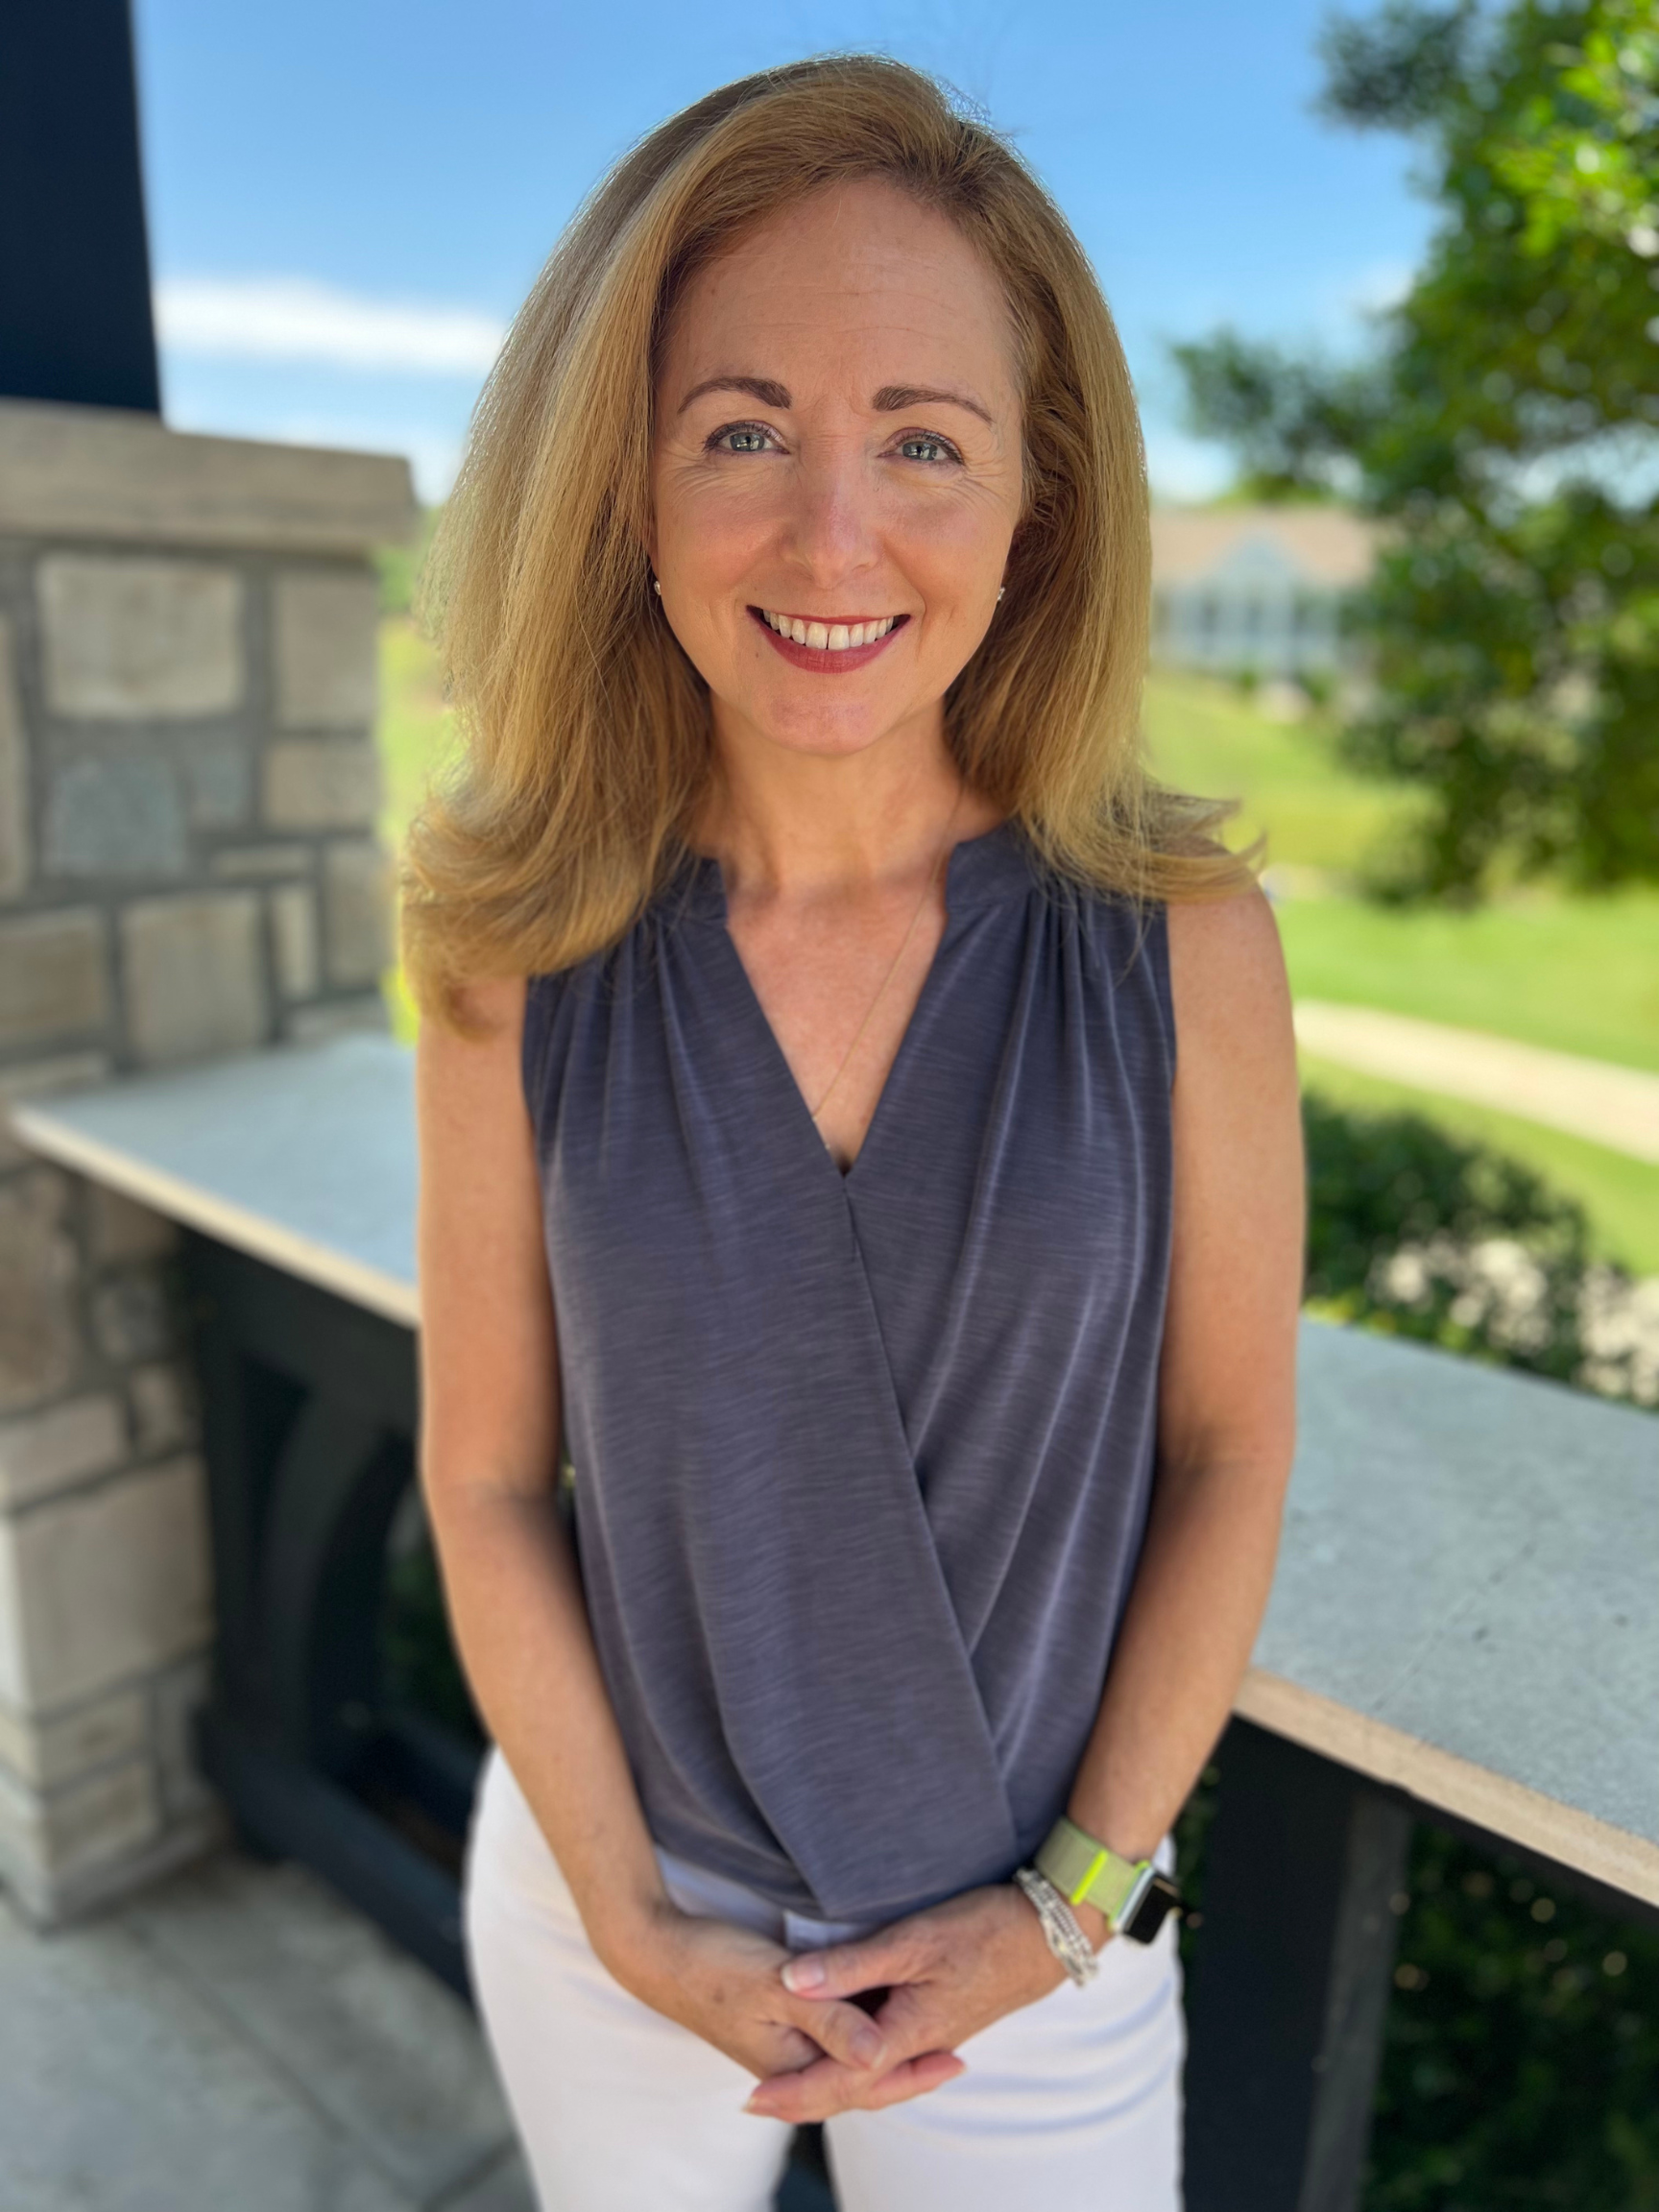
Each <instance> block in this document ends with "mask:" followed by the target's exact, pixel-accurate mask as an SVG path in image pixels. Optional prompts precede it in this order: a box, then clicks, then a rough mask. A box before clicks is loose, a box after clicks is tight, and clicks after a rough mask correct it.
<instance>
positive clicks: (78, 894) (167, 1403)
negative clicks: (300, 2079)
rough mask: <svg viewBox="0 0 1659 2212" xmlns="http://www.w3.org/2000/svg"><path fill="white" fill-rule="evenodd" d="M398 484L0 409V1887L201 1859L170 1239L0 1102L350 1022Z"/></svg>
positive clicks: (189, 1517)
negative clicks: (382, 555)
mask: <svg viewBox="0 0 1659 2212" xmlns="http://www.w3.org/2000/svg"><path fill="white" fill-rule="evenodd" d="M413 522H414V504H413V498H412V494H411V490H410V483H409V472H408V468H407V464H406V463H404V462H403V461H401V460H397V459H393V458H391V457H387V456H380V455H368V454H351V453H326V452H319V451H311V450H306V449H300V448H292V447H285V446H275V445H252V444H246V443H243V442H241V441H237V440H230V439H218V438H198V437H187V436H180V435H179V434H177V433H174V432H170V431H168V430H166V429H164V428H163V427H162V426H161V425H160V424H159V423H157V422H156V421H154V420H152V419H150V418H146V417H142V416H136V415H129V414H123V413H119V412H116V411H113V410H108V411H107V410H103V409H93V408H75V407H47V406H37V405H30V404H25V403H20V402H6V401H0V1877H3V1878H4V1879H5V1880H6V1882H7V1883H8V1885H9V1887H11V1888H12V1891H13V1893H14V1895H15V1896H16V1898H17V1900H18V1902H19V1903H20V1904H21V1905H22V1906H23V1907H24V1908H25V1910H26V1911H29V1912H30V1913H31V1914H32V1915H33V1916H35V1917H36V1918H37V1919H39V1920H43V1921H50V1920H53V1919H57V1918H60V1917H63V1916H64V1915H66V1914H69V1913H72V1912H74V1911H77V1910H79V1909H81V1908H82V1907H84V1906H85V1905H88V1904H90V1903H93V1902H95V1901H98V1900H101V1899H103V1898H106V1897H108V1896H109V1895H111V1894H112V1893H114V1892H116V1891H117V1890H119V1889H122V1888H125V1887H131V1886H132V1885H133V1884H135V1883H137V1882H139V1881H141V1880H143V1879H146V1878H147V1877H149V1876H150V1875H152V1874H154V1873H156V1872H158V1871H160V1870H161V1869H162V1868H164V1867H166V1866H170V1865H172V1864H173V1863H176V1862H177V1861H179V1860H180V1858H182V1857H184V1856H186V1855H187V1854H188V1853H190V1852H192V1851H194V1850H196V1849H199V1848H200V1847H201V1846H202V1845H203V1844H204V1842H205V1841H207V1840H209V1839H211V1838H212V1837H213V1836H214V1835H215V1833H216V1832H217V1818H218V1816H217V1813H216V1809H215V1807H214V1805H213V1803H212V1800H211V1798H210V1796H209V1794H208V1792H207V1791H205V1790H204V1787H203V1785H202V1784H201V1783H200V1782H199V1781H198V1779H197V1778H196V1776H195V1774H194V1772H193V1770H192V1763H191V1758H190V1752H189V1731H188V1719H189V1715H190V1713H191V1711H192V1710H193V1708H194V1706H195V1705H196V1703H197V1702H198V1701H199V1699H200V1696H201V1694H202V1690H203V1686H204V1680H205V1673H206V1653H207V1646H208V1641H209V1638H210V1635H211V1631H212V1599H211V1590H210V1586H209V1585H210V1575H209V1570H208V1561H207V1546H206V1530H205V1514H204V1479H203V1467H202V1462H201V1458H200V1455H199V1451H198V1437H197V1418H196V1408H195V1406H194V1403H193V1394H192V1387H191V1376H190V1373H189V1370H188V1367H187V1365H186V1364H185V1363H184V1362H183V1360H182V1359H181V1358H180V1343H181V1334H180V1326H179V1315H178V1307H177V1296H176V1286H175V1283H174V1279H173V1272H172V1265H171V1255H172V1252H173V1248H174V1243H175V1232H174V1230H173V1228H172V1225H171V1224H170V1223H168V1222H167V1221H165V1220H163V1219H162V1218H161V1217H160V1216H158V1215H156V1214H151V1213H148V1212H146V1211H145V1210H144V1209H143V1208H141V1207H138V1206H135V1205H133V1204H132V1202H131V1201H130V1200H127V1199H125V1198H122V1197H118V1196H116V1195H115V1194H113V1193H111V1192H109V1191H108V1190H104V1189H102V1188H101V1187H99V1186H98V1185H96V1184H93V1183H91V1182H88V1181H86V1180H84V1178H82V1177H80V1176H77V1175H74V1174H70V1173H66V1172H65V1171H64V1170H63V1169H61V1168H60V1167H58V1166H51V1165H48V1164H46V1163H45V1162H42V1161H39V1160H36V1159H33V1158H32V1157H31V1156H30V1155H29V1154H28V1153H27V1152H26V1151H25V1150H24V1149H23V1147H22V1146H21V1144H20V1143H19V1142H18V1141H17V1140H16V1139H15V1137H14V1136H12V1134H11V1133H10V1132H9V1130H8V1128H7V1109H8V1108H9V1106H10V1105H11V1104H12V1102H13V1101H15V1100H19V1099H23V1098H27V1097H29V1096H31V1095H37V1094H43V1093H46V1092H50V1091H57V1090H63V1089H68V1088H71V1087H74V1086H78V1085H81V1084H84V1083H88V1082H96V1081H99V1080H102V1079H105V1078H108V1077H109V1076H111V1075H116V1074H126V1073H131V1072H137V1071H140V1070H149V1069H161V1068H166V1067H170V1066H175V1065H178V1064H180V1063H182V1062H186V1061H191V1060H199V1059H202V1058H205V1057H210V1056H214V1055H217V1054H221V1053H225V1052H232V1051H239V1050H245V1049H248V1048H250V1047H252V1046H263V1045H269V1044H272V1043H275V1042H276V1041H279V1040H284V1039H306V1038H314V1037H319V1036H323V1035H326V1034H328V1033H329V1032H331V1031H333V1030H336V1029H338V1028H340V1027H343V1026H360V1025H365V1024H367V1025H369V1026H372V1027H376V1028H379V1027H383V1026H384V1025H385V1022H386V1012H385V1007H384V1002H383V1000H382V998H381V997H380V993H379V989H378V982H379V977H380V974H381V971H382V969H383V968H384V966H385V964H386V962H387V961H388V959H389V958H390V957H391V940H390V928H389V921H390V913H391V898H392V889H391V880H390V863H389V860H388V858H387V856H386V854H384V853H383V851H382V849H381V848H380V846H379V845H378V844H377V842H376V839H375V835H374V822H375V815H376V812H377V810H378V805H379V799H380V782H379V775H378V770H377V762H376V756H375V753H374V749H373V734H372V726H373V715H374V709H375V692H376V682H375V657H374V655H375V624H376V613H377V589H376V581H375V577H374V573H373V568H372V566H371V565H370V560H369V556H370V553H371V550H372V548H373V546H374V545H375V544H376V543H381V542H385V541H390V540H395V539H403V538H406V537H407V535H408V533H409V531H410V529H411V527H412V525H413Z"/></svg>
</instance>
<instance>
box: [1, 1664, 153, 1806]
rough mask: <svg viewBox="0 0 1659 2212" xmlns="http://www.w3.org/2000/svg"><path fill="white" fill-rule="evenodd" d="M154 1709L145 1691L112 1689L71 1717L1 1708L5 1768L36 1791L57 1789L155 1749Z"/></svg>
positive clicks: (80, 1706) (2, 1754) (76, 1707)
mask: <svg viewBox="0 0 1659 2212" xmlns="http://www.w3.org/2000/svg"><path fill="white" fill-rule="evenodd" d="M150 1725H151V1723H150V1710H149V1707H148V1705H147V1704H146V1702H145V1699H144V1694H143V1692H142V1691H141V1690H138V1689H136V1688H132V1687H126V1688H122V1689H120V1690H111V1691H109V1692H108V1693H107V1694H106V1695H104V1696H102V1697H92V1698H89V1699H88V1700H87V1701H86V1703H85V1704H84V1705H77V1706H75V1707H74V1708H73V1709H72V1710H71V1711H69V1712H67V1713H54V1714H50V1715H47V1716H44V1717H43V1716H41V1715H39V1714H36V1713H19V1712H16V1711H14V1710H13V1708H12V1706H10V1705H0V1766H5V1767H11V1769H12V1773H13V1774H14V1775H16V1776H18V1777H19V1778H20V1779H21V1780H22V1781H24V1782H27V1783H29V1784H30V1785H31V1786H32V1787H33V1788H34V1789H36V1790H56V1789H59V1788H60V1787H61V1786H62V1785H63V1784H64V1783H66V1782H72V1781H74V1780H75V1779H76V1778H77V1777H78V1776H80V1775H83V1774H85V1773H88V1772H89V1771H90V1770H91V1769H92V1768H93V1767H108V1766H109V1765H110V1764H111V1763H112V1762H113V1761H115V1760H117V1759H131V1758H133V1757H136V1756H138V1755H140V1754H142V1753H143V1752H145V1751H147V1750H148V1749H149V1748H150V1744H151V1734H150Z"/></svg>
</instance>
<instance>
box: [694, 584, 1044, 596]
mask: <svg viewBox="0 0 1659 2212" xmlns="http://www.w3.org/2000/svg"><path fill="white" fill-rule="evenodd" d="M657 589H659V590H661V589H662V587H661V585H659V586H658V587H657ZM1007 589H1008V587H1007V585H1006V584H1004V585H1003V587H1002V589H1001V590H1000V591H998V594H997V596H998V599H1000V598H1002V597H1003V596H1004V594H1005V593H1006V591H1007Z"/></svg>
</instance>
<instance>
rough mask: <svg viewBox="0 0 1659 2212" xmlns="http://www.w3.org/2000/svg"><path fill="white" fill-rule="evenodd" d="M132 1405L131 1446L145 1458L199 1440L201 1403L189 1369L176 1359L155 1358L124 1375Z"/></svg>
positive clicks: (173, 1450)
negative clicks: (126, 1375)
mask: <svg viewBox="0 0 1659 2212" xmlns="http://www.w3.org/2000/svg"><path fill="white" fill-rule="evenodd" d="M127 1395H128V1398H129V1400H130V1402H131V1404H132V1448H133V1450H134V1451H135V1452H137V1453H139V1454H141V1455H144V1456H146V1457H148V1456H149V1455H150V1454H152V1453H155V1452H176V1451H178V1450H179V1449H180V1447H181V1446H184V1445H190V1444H195V1443H197V1442H199V1441H200V1438H201V1432H202V1413H201V1406H200V1402H199V1400H198V1397H197V1392H196V1379H195V1375H194V1373H193V1371H192V1370H191V1368H190V1367H189V1366H188V1365H187V1364H185V1363H182V1362H180V1361H179V1360H175V1359H156V1360H152V1361H151V1362H150V1363H149V1364H148V1365H146V1366H141V1367H134V1368H133V1369H132V1372H131V1373H130V1374H129V1375H128V1377H127Z"/></svg>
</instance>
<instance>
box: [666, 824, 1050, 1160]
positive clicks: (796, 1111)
mask: <svg viewBox="0 0 1659 2212" xmlns="http://www.w3.org/2000/svg"><path fill="white" fill-rule="evenodd" d="M686 858H687V864H688V866H689V869H690V874H691V896H690V904H691V910H692V911H693V912H694V913H695V914H696V915H697V916H698V917H699V918H700V919H702V920H704V921H707V922H710V923H714V924H717V925H718V927H719V933H720V938H721V942H722V946H723V950H724V956H725V957H726V958H727V959H728V960H729V961H730V962H731V964H732V967H733V970H734V971H735V976H736V981H737V984H738V987H739V990H740V993H741V996H742V998H743V999H744V1001H745V1005H746V1009H747V1011H748V1014H749V1018H750V1021H751V1022H752V1024H753V1025H754V1026H755V1027H756V1028H757V1031H758V1034H759V1039H760V1050H761V1052H762V1054H763V1056H764V1057H765V1059H766V1060H767V1061H768V1062H769V1063H770V1065H771V1067H772V1069H773V1070H774V1072H775V1074H776V1075H777V1076H779V1077H781V1082H782V1086H783V1089H784V1092H785V1094H786V1096H787V1098H788V1099H789V1101H791V1112H792V1114H793V1116H794V1118H795V1119H796V1121H797V1123H798V1125H800V1126H801V1127H802V1128H803V1129H804V1131H805V1135H806V1137H807V1138H808V1139H809V1140H810V1142H811V1144H812V1148H813V1150H814V1151H815V1152H816V1153H817V1154H818V1156H819V1157H820V1158H821V1159H822V1161H823V1163H824V1166H825V1168H826V1169H827V1170H828V1171H829V1173H830V1174H831V1175H833V1176H834V1178H835V1182H836V1184H837V1186H838V1187H839V1188H840V1190H842V1192H843V1193H846V1192H848V1191H850V1190H851V1189H852V1186H853V1182H854V1177H856V1176H857V1174H858V1170H859V1168H860V1167H861V1166H863V1164H864V1161H865V1159H866V1158H867V1156H868V1154H869V1151H870V1147H871V1144H872V1142H874V1140H875V1139H876V1137H877V1135H878V1129H879V1128H880V1127H881V1126H882V1125H883V1124H884V1121H885V1118H886V1113H887V1108H888V1103H889V1101H890V1099H891V1098H892V1096H893V1094H894V1092H895V1091H896V1089H897V1088H898V1085H899V1079H900V1077H901V1075H902V1071H903V1070H904V1068H905V1066H906V1065H907V1063H908V1061H909V1060H910V1059H911V1057H913V1051H914V1045H915V1038H916V1033H917V1030H918V1028H919V1026H920V1025H921V1022H922V1017H923V1015H924V1013H925V1012H926V1008H927V1005H928V1002H929V1000H930V999H931V998H933V997H935V996H936V994H937V989H938V985H939V976H940V969H941V965H942V962H943V960H944V956H945V951H946V949H947V947H948V946H949V944H950V941H951V939H952V938H953V937H954V935H955V933H956V930H957V928H958V927H959V926H960V924H961V922H962V920H963V918H964V916H965V914H966V913H967V912H968V911H969V910H971V908H972V907H973V906H974V905H976V904H977V903H978V902H979V899H980V897H981V896H983V895H986V894H991V895H995V894H996V893H997V892H998V890H1001V891H1006V890H1008V889H1011V888H1019V887H1023V888H1028V887H1029V884H1030V873H1029V869H1028V865H1027V862H1026V860H1025V858H1024V856H1023V854H1022V852H1021V849H1020V846H1019V843H1018V830H1017V829H1016V825H1015V823H1014V820H1013V817H1012V816H1005V817H1004V818H1003V819H1002V821H1000V822H998V823H997V824H996V825H995V826H994V827H993V828H991V829H983V830H981V831H980V832H979V834H978V836H976V837H962V838H958V839H957V841H956V843H955V844H954V845H952V846H951V848H950V854H949V855H948V856H947V859H946V862H945V927H944V929H943V931H942V932H941V934H940V938H939V942H938V944H937V945H936V946H935V947H934V948H933V957H932V958H931V959H930V960H929V961H928V963H927V972H926V974H925V975H924V976H923V978H922V988H921V989H920V991H919V992H918V993H917V995H916V1002H915V1004H914V1005H913V1006H912V1007H911V1009H910V1019H909V1020H908V1022H905V1024H904V1031H903V1034H902V1037H901V1038H900V1040H899V1046H898V1049H897V1050H896V1051H895V1053H894V1055H893V1058H892V1060H891V1061H890V1062H889V1064H888V1069H887V1074H886V1077H885V1080H884V1081H883V1082H882V1085H881V1089H880V1092H879V1093H878V1096H877V1099H876V1104H875V1106H874V1107H873V1108H872V1109H871V1113H870V1118H869V1120H868V1121H867V1122H866V1123H865V1125H864V1135H863V1137H862V1139H861V1140H860V1142H859V1145H858V1149H857V1151H856V1152H855V1153H854V1155H853V1159H852V1162H851V1163H850V1165H849V1166H846V1167H842V1166H840V1165H839V1163H838V1162H837V1160H836V1158H835V1156H834V1154H833V1153H832V1152H831V1151H830V1149H829V1145H828V1144H827V1143H826V1142H824V1137H823V1133H822V1131H821V1130H820V1129H819V1127H818V1124H817V1122H816V1121H815V1120H814V1119H813V1118H812V1110H811V1108H810V1107H809V1106H808V1105H807V1103H806V1094H805V1092H804V1091H803V1090H802V1088H801V1086H800V1084H799V1082H798V1081H797V1080H796V1076H795V1070H794V1069H793V1068H792V1067H791V1066H790V1065H789V1058H788V1055H787V1053H786V1052H785V1051H784V1049H783V1047H782V1046H781V1044H780V1043H779V1042H778V1032H777V1031H776V1030H775V1029H774V1028H773V1026H772V1022H771V1018H770V1017H769V1016H768V1014H767V1012H766V1009H765V1007H764V1006H763V1005H762V1004H761V1003H760V995H759V993H758V992H757V990H756V988H755V984H754V979H753V978H752V977H751V975H750V974H749V971H748V969H747V968H746V967H745V965H744V962H743V955H742V954H741V953H740V952H739V951H738V950H737V941H736V939H735V938H734V937H733V934H732V928H731V909H730V905H729V902H728V900H727V895H726V875H725V871H724V869H723V868H722V867H721V865H720V861H719V857H718V855H717V854H712V853H688V854H687V855H686Z"/></svg>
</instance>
